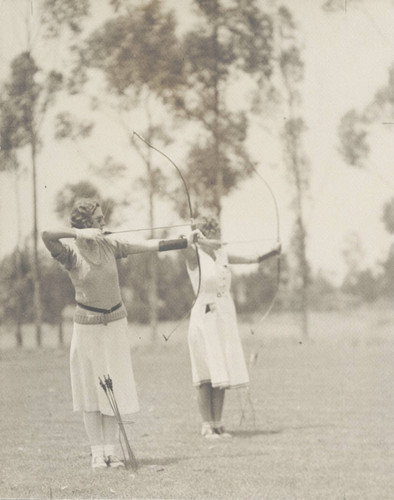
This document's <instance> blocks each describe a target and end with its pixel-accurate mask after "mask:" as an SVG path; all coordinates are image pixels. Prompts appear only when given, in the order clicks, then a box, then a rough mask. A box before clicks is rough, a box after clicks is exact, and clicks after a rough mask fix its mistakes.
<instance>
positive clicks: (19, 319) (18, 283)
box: [15, 165, 23, 347]
mask: <svg viewBox="0 0 394 500" xmlns="http://www.w3.org/2000/svg"><path fill="white" fill-rule="evenodd" d="M15 200H16V228H17V229H16V230H17V242H16V251H15V274H16V294H17V296H18V297H17V304H16V330H15V337H16V345H17V347H22V346H23V337H22V304H21V300H20V296H19V295H20V292H21V290H22V257H21V241H22V232H21V222H22V217H21V210H20V204H19V172H18V165H15Z"/></svg>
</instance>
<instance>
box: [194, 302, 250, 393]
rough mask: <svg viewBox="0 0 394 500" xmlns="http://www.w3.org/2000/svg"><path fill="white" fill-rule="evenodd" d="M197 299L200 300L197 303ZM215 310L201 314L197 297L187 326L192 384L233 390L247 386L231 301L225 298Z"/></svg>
mask: <svg viewBox="0 0 394 500" xmlns="http://www.w3.org/2000/svg"><path fill="white" fill-rule="evenodd" d="M200 299H201V300H200ZM215 305H216V308H215V309H214V310H213V311H210V312H205V309H206V302H204V299H203V297H201V298H200V297H199V299H198V300H197V303H196V304H195V305H194V307H193V310H192V313H191V316H190V325H189V334H188V342H189V351H190V360H191V368H192V377H193V384H194V385H197V386H198V385H201V384H203V383H206V382H210V383H211V384H212V386H213V387H222V388H233V387H240V386H245V385H247V384H248V383H249V374H248V370H247V367H246V363H245V357H244V353H243V349H242V344H241V340H240V338H239V333H238V327H237V320H236V312H235V307H234V303H233V300H232V299H231V297H230V296H228V295H225V296H222V297H221V298H218V299H217V300H216V301H215Z"/></svg>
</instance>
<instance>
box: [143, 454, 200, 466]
mask: <svg viewBox="0 0 394 500" xmlns="http://www.w3.org/2000/svg"><path fill="white" fill-rule="evenodd" d="M191 458H193V457H188V456H184V457H163V458H141V459H137V461H138V465H139V466H140V467H141V466H144V467H149V466H150V467H155V466H157V467H160V466H164V465H171V464H177V463H178V462H182V461H184V460H190V459H191Z"/></svg>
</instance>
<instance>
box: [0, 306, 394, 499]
mask: <svg viewBox="0 0 394 500" xmlns="http://www.w3.org/2000/svg"><path fill="white" fill-rule="evenodd" d="M162 328H163V331H164V332H166V331H168V327H167V326H165V325H164V326H163V327H162ZM185 331H186V325H183V326H182V328H180V329H179V331H177V332H176V334H174V337H173V338H172V339H171V340H170V342H168V343H166V344H165V343H164V342H161V341H160V342H159V343H158V345H156V346H151V345H149V344H148V342H146V341H145V340H144V339H145V338H146V337H147V330H146V329H144V328H142V327H134V326H132V325H131V326H130V334H131V335H132V339H131V345H132V357H133V363H134V371H135V376H136V380H137V385H138V393H139V397H140V404H141V411H140V412H139V413H138V414H136V415H135V418H134V424H132V425H129V426H128V427H129V436H130V439H131V441H132V444H133V449H134V451H135V454H136V456H137V459H138V461H139V464H140V469H139V471H138V472H137V473H134V472H131V471H120V470H104V471H100V472H97V471H92V470H91V468H90V457H89V446H88V443H87V440H86V437H85V433H84V429H83V425H82V421H81V416H80V415H78V414H74V413H72V410H71V393H70V386H69V369H68V348H67V347H66V348H63V349H58V348H56V347H55V346H54V339H55V337H56V333H55V332H54V331H52V330H51V329H49V328H48V329H46V331H45V336H44V347H43V348H42V349H40V350H37V349H35V348H34V342H33V335H32V333H31V332H27V333H26V339H25V340H26V347H25V348H24V349H23V350H21V351H17V350H16V349H14V348H13V347H12V337H11V336H10V334H9V332H7V331H5V329H4V327H3V328H2V329H1V330H0V347H1V350H0V356H1V364H0V377H1V416H2V418H1V421H0V429H1V445H2V453H1V473H0V497H1V498H40V499H41V498H81V499H85V498H86V499H87V498H144V499H158V498H161V499H264V500H265V499H283V500H287V499H393V498H394V418H393V417H394V389H393V380H394V341H393V334H394V312H391V311H374V310H370V311H364V310H360V311H352V312H348V313H347V314H346V315H345V313H327V314H319V315H314V316H312V317H311V339H310V341H309V342H307V343H305V342H301V341H300V340H299V338H298V335H297V324H296V321H295V318H294V317H292V316H290V315H288V316H285V315H271V316H270V317H269V318H268V319H267V321H266V322H264V325H262V326H261V329H260V331H259V332H258V333H256V335H255V336H250V334H249V332H248V328H247V327H246V326H244V327H243V328H242V336H243V339H244V345H245V352H246V355H247V357H248V359H249V357H250V355H253V354H255V353H258V356H257V359H256V362H255V363H254V364H253V365H252V366H251V380H252V382H251V387H250V397H251V401H252V403H253V408H252V406H250V405H248V406H247V407H246V413H245V417H246V418H245V421H244V422H243V423H242V425H240V417H241V413H242V407H243V405H244V404H245V402H246V401H247V399H246V395H247V394H246V393H245V392H243V391H229V392H228V394H227V397H226V403H225V412H224V413H225V415H224V417H225V423H226V425H227V428H228V429H229V430H231V431H232V432H233V434H234V437H233V439H231V440H226V441H224V440H223V441H220V442H218V443H217V442H214V443H212V442H207V441H205V440H204V439H203V438H201V437H200V435H199V430H200V420H199V417H198V413H197V404H196V399H195V392H194V389H193V388H192V386H191V381H190V379H191V377H190V366H189V358H188V352H187V348H186V344H185V340H184V339H185ZM67 338H69V334H68V337H67ZM253 410H254V415H253ZM253 416H254V417H255V421H254V419H253Z"/></svg>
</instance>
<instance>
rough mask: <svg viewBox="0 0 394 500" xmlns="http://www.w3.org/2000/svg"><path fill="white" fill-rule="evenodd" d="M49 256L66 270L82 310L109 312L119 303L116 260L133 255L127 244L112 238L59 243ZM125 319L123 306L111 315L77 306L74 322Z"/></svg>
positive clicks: (92, 322)
mask: <svg viewBox="0 0 394 500" xmlns="http://www.w3.org/2000/svg"><path fill="white" fill-rule="evenodd" d="M61 245H62V251H61V252H60V253H58V254H56V255H55V254H52V256H53V257H54V258H55V259H56V260H57V261H58V262H60V264H62V265H63V266H64V268H65V269H66V270H67V272H68V274H69V276H70V278H71V281H72V283H73V285H74V289H75V300H76V301H77V302H79V303H81V304H83V305H85V306H90V307H95V308H99V309H107V310H108V309H111V308H112V307H114V306H115V305H117V304H119V302H121V301H122V297H121V293H120V286H119V276H118V268H117V265H116V260H117V259H121V258H124V257H127V256H128V255H130V254H131V253H134V252H133V250H134V251H135V246H134V245H133V244H131V243H128V242H124V241H118V240H115V239H112V238H107V237H106V238H97V239H96V240H93V241H92V240H89V241H86V240H85V241H78V239H77V241H76V242H73V243H71V244H69V243H63V242H61ZM126 316H127V313H126V309H125V307H124V305H123V304H122V306H121V307H120V308H118V309H116V311H113V312H111V313H105V314H103V313H97V312H93V311H88V310H86V309H83V308H81V307H79V306H77V307H76V310H75V312H74V321H75V322H76V323H80V324H100V323H103V324H106V323H109V322H111V321H116V320H118V319H122V318H125V317H126Z"/></svg>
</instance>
